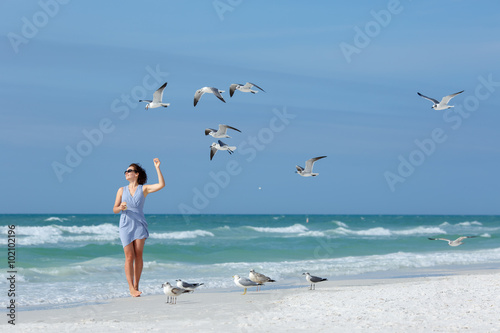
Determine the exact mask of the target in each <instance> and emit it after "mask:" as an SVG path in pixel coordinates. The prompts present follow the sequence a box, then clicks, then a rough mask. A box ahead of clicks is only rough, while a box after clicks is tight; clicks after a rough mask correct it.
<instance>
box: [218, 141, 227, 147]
mask: <svg viewBox="0 0 500 333" xmlns="http://www.w3.org/2000/svg"><path fill="white" fill-rule="evenodd" d="M217 142H219V145H220V146H221V147H223V146H227V144H225V143H224V142H222V141H220V140H218V141H217Z"/></svg>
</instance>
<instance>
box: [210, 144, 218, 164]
mask: <svg viewBox="0 0 500 333" xmlns="http://www.w3.org/2000/svg"><path fill="white" fill-rule="evenodd" d="M216 152H217V148H215V147H214V146H211V147H210V161H211V160H212V158H214V155H215V153H216Z"/></svg>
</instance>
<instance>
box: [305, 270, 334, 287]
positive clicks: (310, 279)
mask: <svg viewBox="0 0 500 333" xmlns="http://www.w3.org/2000/svg"><path fill="white" fill-rule="evenodd" d="M302 275H305V276H306V280H307V281H308V282H309V283H311V286H310V287H309V290H312V289H314V290H316V283H318V282H321V281H328V280H327V279H325V278H320V277H317V276H312V275H311V274H309V273H302Z"/></svg>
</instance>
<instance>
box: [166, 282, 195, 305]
mask: <svg viewBox="0 0 500 333" xmlns="http://www.w3.org/2000/svg"><path fill="white" fill-rule="evenodd" d="M161 287H162V288H163V292H164V293H165V295H167V301H166V303H171V304H177V296H179V295H182V294H184V293H188V292H190V291H189V290H187V289H183V288H174V287H172V285H171V284H170V283H168V282H165V283H164V284H162V285H161Z"/></svg>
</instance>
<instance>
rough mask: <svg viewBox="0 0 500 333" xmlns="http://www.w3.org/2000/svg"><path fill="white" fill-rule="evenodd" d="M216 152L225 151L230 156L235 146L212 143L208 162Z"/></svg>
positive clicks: (219, 142)
mask: <svg viewBox="0 0 500 333" xmlns="http://www.w3.org/2000/svg"><path fill="white" fill-rule="evenodd" d="M217 150H227V152H228V153H229V154H232V153H233V151H234V150H236V147H235V146H228V145H227V144H225V143H224V142H222V141H220V140H219V141H218V143H215V142H213V143H212V145H211V146H210V161H211V160H212V158H213V157H214V155H215V153H216V152H217Z"/></svg>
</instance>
